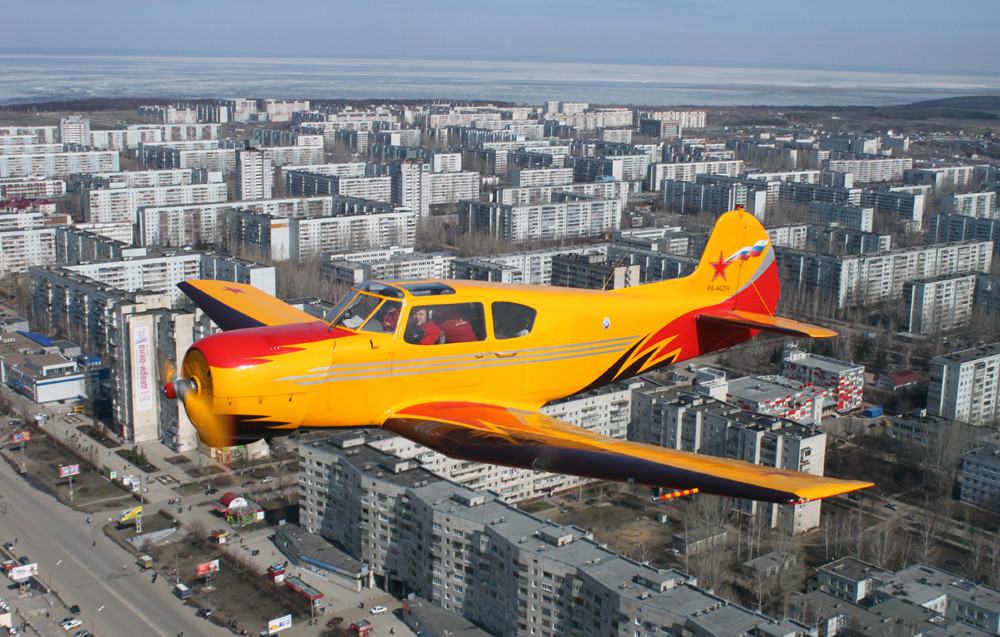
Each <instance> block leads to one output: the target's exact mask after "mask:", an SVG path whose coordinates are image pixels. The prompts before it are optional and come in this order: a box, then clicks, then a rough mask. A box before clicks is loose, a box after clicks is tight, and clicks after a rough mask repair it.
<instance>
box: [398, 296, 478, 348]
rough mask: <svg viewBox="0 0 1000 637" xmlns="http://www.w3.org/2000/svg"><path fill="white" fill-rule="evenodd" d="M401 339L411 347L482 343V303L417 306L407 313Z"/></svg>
mask: <svg viewBox="0 0 1000 637" xmlns="http://www.w3.org/2000/svg"><path fill="white" fill-rule="evenodd" d="M403 338H404V340H406V342H407V343H412V344H414V345H437V344H442V343H469V342H473V341H482V340H486V319H485V316H484V313H483V304H482V303H449V304H446V305H418V306H416V307H414V308H413V309H412V310H410V318H409V320H408V321H407V322H406V332H405V333H404V335H403Z"/></svg>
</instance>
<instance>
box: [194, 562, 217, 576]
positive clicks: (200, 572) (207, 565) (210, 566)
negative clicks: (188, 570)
mask: <svg viewBox="0 0 1000 637" xmlns="http://www.w3.org/2000/svg"><path fill="white" fill-rule="evenodd" d="M218 572H219V560H212V561H210V562H202V563H201V564H199V565H198V569H197V571H195V575H197V576H198V577H205V576H206V575H211V574H212V573H218Z"/></svg>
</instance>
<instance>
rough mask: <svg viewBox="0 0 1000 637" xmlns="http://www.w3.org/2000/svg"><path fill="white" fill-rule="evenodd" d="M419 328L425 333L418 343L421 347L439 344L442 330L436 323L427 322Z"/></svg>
mask: <svg viewBox="0 0 1000 637" xmlns="http://www.w3.org/2000/svg"><path fill="white" fill-rule="evenodd" d="M418 327H419V329H421V330H423V333H424V335H423V336H421V337H420V340H419V341H418V343H419V344H420V345H433V344H434V343H437V342H438V339H439V338H441V328H439V327H438V326H437V325H436V324H435V323H434V321H427V322H426V323H424V324H423V325H419V326H418Z"/></svg>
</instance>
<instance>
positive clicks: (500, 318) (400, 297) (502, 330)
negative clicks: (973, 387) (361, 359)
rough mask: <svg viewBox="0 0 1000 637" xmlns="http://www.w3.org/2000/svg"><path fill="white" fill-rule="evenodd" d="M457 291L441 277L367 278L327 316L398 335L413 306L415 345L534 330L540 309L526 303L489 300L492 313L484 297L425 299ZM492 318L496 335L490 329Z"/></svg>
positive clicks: (410, 322) (410, 331) (409, 332)
mask: <svg viewBox="0 0 1000 637" xmlns="http://www.w3.org/2000/svg"><path fill="white" fill-rule="evenodd" d="M451 295H456V290H455V288H453V287H451V286H450V285H447V284H445V283H442V282H439V281H417V282H408V283H399V284H396V285H391V284H387V283H382V282H379V281H365V282H363V283H360V284H359V285H357V286H355V287H353V288H351V289H350V290H349V291H348V292H347V293H346V294H344V296H343V297H341V299H340V300H339V301H338V302H337V304H336V305H335V306H334V307H333V309H332V310H331V311H330V313H329V314H328V315H327V319H328V320H329V321H330V326H331V327H344V328H347V329H350V330H357V331H361V332H379V333H387V334H395V333H396V331H397V328H398V327H399V324H400V319H401V318H402V315H403V312H404V310H405V309H406V308H409V315H408V316H407V320H406V323H405V325H406V329H405V330H404V331H403V334H404V340H405V341H406V342H407V343H411V344H415V345H435V344H444V343H457V342H470V341H484V340H486V339H487V338H488V337H489V336H492V337H493V338H496V339H498V340H504V339H512V338H519V337H522V336H527V335H528V334H530V333H531V331H532V328H533V327H534V324H535V318H536V316H537V312H536V311H535V309H534V308H532V307H529V306H527V305H523V304H521V303H514V302H510V301H493V302H491V303H488V304H487V305H488V306H489V314H487V308H486V307H484V303H483V302H482V300H481V299H479V298H475V299H469V300H462V299H459V298H456V299H455V301H454V302H447V301H444V299H442V301H444V302H441V301H435V302H432V303H426V302H425V299H427V300H429V299H428V297H441V296H451ZM458 296H462V295H458ZM490 319H492V321H490ZM490 322H491V323H492V328H493V330H492V334H488V332H487V325H488V323H490Z"/></svg>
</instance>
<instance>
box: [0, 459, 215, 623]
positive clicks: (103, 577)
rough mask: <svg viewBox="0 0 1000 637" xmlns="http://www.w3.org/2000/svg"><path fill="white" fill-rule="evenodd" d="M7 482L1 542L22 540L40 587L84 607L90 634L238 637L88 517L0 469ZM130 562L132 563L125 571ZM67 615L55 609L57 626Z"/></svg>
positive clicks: (18, 548) (20, 545) (83, 616)
mask: <svg viewBox="0 0 1000 637" xmlns="http://www.w3.org/2000/svg"><path fill="white" fill-rule="evenodd" d="M0 480H2V481H3V483H4V485H5V489H4V491H3V498H4V500H5V501H6V504H7V514H6V515H3V516H0V537H2V538H3V539H4V540H5V541H6V540H11V539H13V538H15V537H16V538H17V540H18V541H17V546H16V547H15V553H16V554H17V555H25V554H26V555H28V556H29V557H30V558H31V559H32V560H33V561H35V562H37V563H38V566H39V576H40V578H41V580H42V581H43V582H44V583H46V584H49V583H50V582H51V584H52V588H53V589H54V590H55V591H56V592H57V593H58V595H59V596H60V597H61V598H62V599H63V600H64V601H65V602H66V603H67V604H79V605H80V608H81V619H82V620H83V621H84V625H83V628H87V629H91V628H92V627H93V629H94V632H95V634H96V635H98V636H100V637H105V636H111V637H132V636H134V635H165V636H167V637H174V636H175V635H177V634H178V633H180V632H183V633H184V634H185V635H206V636H215V635H218V636H219V637H222V636H224V635H231V634H232V633H230V632H229V631H227V630H224V629H222V628H220V627H218V626H215V625H213V624H211V623H210V622H208V621H206V620H203V619H200V618H198V617H196V616H195V614H194V609H193V608H190V607H187V606H184V605H183V604H182V603H181V601H180V600H178V599H177V598H176V597H174V596H173V595H172V594H171V593H170V584H169V582H168V581H167V578H160V579H159V581H158V582H157V583H156V584H155V585H154V584H152V583H151V582H150V579H151V578H150V575H149V574H148V573H141V572H139V570H138V568H137V567H136V566H135V564H134V563H133V559H132V558H131V557H129V556H128V554H127V553H125V551H123V550H122V549H121V548H120V547H118V546H117V545H115V544H114V543H112V542H111V541H110V540H109V539H107V538H106V537H104V534H103V533H101V531H100V529H99V528H97V527H96V526H95V525H88V524H87V522H86V515H85V514H83V513H79V512H77V511H73V510H72V509H69V508H67V507H65V506H63V505H61V504H60V503H59V502H57V501H56V500H55V499H54V498H52V497H51V496H48V495H45V494H43V493H41V492H39V491H37V490H36V489H34V488H32V487H31V486H30V485H29V484H28V483H27V482H26V481H25V480H23V479H22V478H21V476H19V475H17V474H16V473H15V472H14V471H13V470H12V469H11V467H10V466H9V465H8V464H7V463H6V462H0ZM93 542H96V546H93V545H92V543H93ZM123 562H127V568H126V569H125V570H124V571H123V570H122V564H123ZM7 596H8V597H13V596H14V593H13V592H9V593H7ZM98 609H101V610H100V612H98ZM68 614H69V612H68V611H66V610H65V608H63V607H62V605H61V604H59V603H58V602H55V603H54V606H53V611H52V612H51V615H52V620H53V621H58V619H61V618H62V617H65V616H66V615H68ZM45 621H46V620H44V619H38V620H36V623H38V624H41V625H45ZM52 628H54V630H55V631H56V632H51V634H59V633H61V632H62V631H60V630H59V628H58V626H52ZM43 632H44V631H43ZM71 634H72V633H71Z"/></svg>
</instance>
